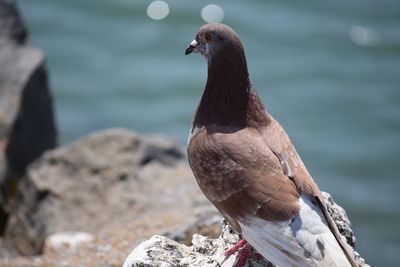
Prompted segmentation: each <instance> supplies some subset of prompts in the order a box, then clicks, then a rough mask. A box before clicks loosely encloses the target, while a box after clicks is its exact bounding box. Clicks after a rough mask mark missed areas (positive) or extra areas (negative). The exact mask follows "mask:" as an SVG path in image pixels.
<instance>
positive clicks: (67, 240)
mask: <svg viewBox="0 0 400 267" xmlns="http://www.w3.org/2000/svg"><path fill="white" fill-rule="evenodd" d="M94 239H95V236H94V235H92V234H91V233H87V232H73V231H68V232H59V233H55V234H52V235H50V236H48V237H47V238H46V240H45V242H44V248H43V251H44V252H45V253H46V252H49V251H58V250H65V249H68V250H73V251H76V250H77V249H79V247H80V246H82V245H83V244H87V243H91V242H93V240H94Z"/></svg>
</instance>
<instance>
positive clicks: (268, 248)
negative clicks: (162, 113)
mask: <svg viewBox="0 0 400 267" xmlns="http://www.w3.org/2000/svg"><path fill="white" fill-rule="evenodd" d="M191 53H200V54H202V55H203V56H204V57H205V59H206V61H207V65H208V71H207V82H206V85H205V89H204V91H203V95H202V97H201V100H200V102H199V104H198V105H197V108H196V110H195V113H194V116H193V120H192V127H191V129H190V132H189V137H188V141H187V154H188V160H189V165H190V168H191V169H192V172H193V174H194V176H195V179H196V181H197V183H198V185H199V187H200V189H201V191H202V192H203V193H204V195H205V196H206V197H207V198H208V200H209V201H210V202H211V203H212V204H213V205H214V206H215V207H216V208H217V209H218V211H219V212H220V213H221V214H222V215H223V216H224V218H225V219H226V220H227V221H228V222H229V224H230V225H231V226H232V227H233V229H234V230H235V231H237V232H238V233H240V234H241V236H242V237H243V241H244V242H243V241H241V242H240V243H241V244H238V245H239V246H240V245H243V244H245V243H249V244H250V245H251V246H252V247H253V248H254V249H255V250H256V251H257V252H258V253H260V254H261V255H262V256H263V257H265V258H266V259H268V260H269V261H271V262H272V263H274V264H276V265H278V266H281V267H285V266H304V267H307V266H340V267H343V266H357V265H356V264H355V261H354V253H353V252H352V250H351V249H350V247H349V245H348V244H347V243H346V242H345V241H344V240H343V239H342V237H341V235H340V233H339V231H338V229H337V227H336V225H335V223H334V222H333V219H332V218H331V216H330V215H329V213H328V212H327V209H326V207H325V206H324V204H323V196H322V194H321V191H320V189H319V188H318V186H317V184H316V183H315V182H314V180H313V178H312V177H311V175H310V173H309V172H308V171H307V169H306V167H305V165H304V163H303V162H302V160H301V158H300V156H299V155H298V153H297V151H296V149H295V147H294V145H293V144H292V142H291V140H290V138H289V137H288V135H287V133H286V132H285V130H284V129H283V127H282V126H281V125H280V124H279V122H278V121H277V120H276V119H275V118H274V117H272V115H270V114H269V113H268V112H267V110H266V109H265V106H264V104H263V102H262V100H261V99H260V97H259V95H258V93H257V91H256V89H255V87H254V86H253V84H252V83H251V81H250V78H249V72H248V67H247V61H246V56H245V51H244V46H243V44H242V41H241V40H240V38H239V36H238V34H237V33H236V32H235V31H234V30H233V29H232V28H230V27H229V26H227V25H225V24H222V23H210V24H205V25H203V26H201V27H200V28H199V29H198V31H197V33H196V35H195V38H194V40H193V41H192V42H191V43H190V45H189V46H188V47H187V49H186V50H185V55H188V54H191Z"/></svg>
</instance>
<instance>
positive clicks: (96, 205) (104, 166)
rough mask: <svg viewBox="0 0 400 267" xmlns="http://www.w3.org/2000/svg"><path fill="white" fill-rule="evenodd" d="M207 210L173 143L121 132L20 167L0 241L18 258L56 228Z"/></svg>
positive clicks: (94, 228)
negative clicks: (21, 172) (22, 171)
mask: <svg viewBox="0 0 400 267" xmlns="http://www.w3.org/2000/svg"><path fill="white" fill-rule="evenodd" d="M166 210H168V211H171V212H172V211H174V210H175V212H180V213H183V214H188V216H187V217H188V219H187V220H188V221H187V223H189V222H191V221H192V220H193V217H190V214H194V213H195V212H204V211H205V210H210V204H209V203H208V202H207V201H206V199H205V198H204V197H203V196H202V195H201V194H200V193H199V190H198V188H197V186H196V184H195V182H194V178H193V177H192V175H191V173H190V170H189V168H188V166H187V163H186V157H185V151H184V148H183V147H182V146H181V145H179V144H178V143H177V142H176V141H174V140H171V139H168V138H165V137H161V136H150V135H141V134H138V133H135V132H131V131H128V130H123V129H111V130H105V131H102V132H98V133H94V134H91V135H88V136H86V137H83V138H81V139H80V140H78V141H76V142H75V143H72V144H70V145H67V146H64V147H59V148H57V149H55V150H52V151H49V152H47V153H45V154H44V155H43V156H42V157H41V158H40V159H39V160H37V161H35V162H34V163H33V164H32V165H30V167H29V168H28V170H27V175H26V177H25V179H23V181H22V183H21V187H20V193H19V197H18V204H17V207H16V210H15V212H14V213H13V214H12V215H11V216H10V220H9V223H8V225H7V229H6V234H5V237H6V238H7V239H8V240H10V242H12V243H13V244H14V246H16V247H17V248H18V250H19V251H20V253H22V254H24V255H32V254H36V253H39V252H40V251H41V248H42V245H43V241H44V240H45V238H46V237H47V236H48V235H50V234H52V233H56V232H61V231H86V232H90V233H93V234H96V233H98V232H99V231H101V230H102V229H104V228H106V227H111V226H112V225H113V224H121V223H122V222H131V221H134V220H136V219H137V218H138V217H142V216H144V215H145V214H146V215H147V214H151V213H154V214H160V213H161V212H165V211H166Z"/></svg>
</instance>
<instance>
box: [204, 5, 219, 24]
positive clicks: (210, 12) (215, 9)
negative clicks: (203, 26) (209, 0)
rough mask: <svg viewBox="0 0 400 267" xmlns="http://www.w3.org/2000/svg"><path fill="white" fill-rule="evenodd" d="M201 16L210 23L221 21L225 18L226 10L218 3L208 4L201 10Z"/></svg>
mask: <svg viewBox="0 0 400 267" xmlns="http://www.w3.org/2000/svg"><path fill="white" fill-rule="evenodd" d="M201 17H202V18H203V20H205V21H206V22H208V23H214V22H220V21H222V20H223V19H224V10H223V9H222V8H221V7H220V6H217V5H207V6H205V7H203V9H202V10H201Z"/></svg>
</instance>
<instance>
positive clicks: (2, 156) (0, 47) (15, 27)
mask: <svg viewBox="0 0 400 267" xmlns="http://www.w3.org/2000/svg"><path fill="white" fill-rule="evenodd" d="M0 68H1V71H0V189H1V194H0V209H1V211H0V228H3V226H4V224H5V222H6V219H7V213H8V212H9V205H7V204H8V203H9V202H10V200H12V198H13V196H15V193H16V191H17V186H18V182H19V180H20V179H21V177H23V175H24V173H25V170H26V167H27V166H28V164H29V163H31V162H32V161H33V160H35V159H36V158H38V157H39V156H40V155H41V154H42V153H43V152H44V151H46V150H48V149H50V148H53V147H54V146H55V145H56V139H57V134H56V127H55V123H54V114H53V108H52V97H51V94H50V90H49V87H48V81H47V72H46V67H45V63H44V57H43V54H42V52H41V51H39V50H38V49H37V48H36V47H35V46H34V45H32V44H31V43H30V41H29V38H28V33H27V30H26V27H25V25H24V23H23V21H22V19H21V16H20V15H19V12H18V9H17V7H16V4H15V2H14V1H11V0H0ZM0 232H2V229H0Z"/></svg>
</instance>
